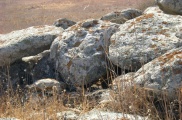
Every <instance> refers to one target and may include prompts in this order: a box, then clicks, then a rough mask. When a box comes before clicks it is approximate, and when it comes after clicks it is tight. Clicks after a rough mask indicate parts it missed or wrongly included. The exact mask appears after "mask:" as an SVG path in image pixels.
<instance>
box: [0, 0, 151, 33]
mask: <svg viewBox="0 0 182 120" xmlns="http://www.w3.org/2000/svg"><path fill="white" fill-rule="evenodd" d="M153 1H154V0H0V34H2V33H8V32H11V31H13V30H18V29H23V28H27V27H30V26H35V25H45V24H48V25H52V24H53V23H54V21H55V20H56V19H58V18H68V19H71V20H74V21H79V20H84V19H88V18H100V17H101V16H102V15H104V14H106V13H109V12H112V11H119V10H122V9H125V8H139V9H144V8H145V7H146V6H148V5H151V3H152V4H153Z"/></svg>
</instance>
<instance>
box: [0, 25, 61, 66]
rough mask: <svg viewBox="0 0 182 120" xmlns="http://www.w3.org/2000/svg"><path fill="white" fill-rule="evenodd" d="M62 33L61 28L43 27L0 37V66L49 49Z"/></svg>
mask: <svg viewBox="0 0 182 120" xmlns="http://www.w3.org/2000/svg"><path fill="white" fill-rule="evenodd" d="M62 31H63V29H62V28H58V27H54V26H47V25H45V26H36V27H30V28H27V29H23V30H18V31H13V32H11V33H8V34H2V35H0V56H1V58H0V66H4V65H10V64H11V63H13V62H15V61H16V60H18V59H21V58H22V57H25V56H30V55H35V54H38V53H40V52H42V51H43V50H46V49H49V47H50V45H51V43H52V41H53V40H54V39H55V38H56V37H57V36H58V35H59V34H60V33H61V32H62Z"/></svg>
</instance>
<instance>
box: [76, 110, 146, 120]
mask: <svg viewBox="0 0 182 120" xmlns="http://www.w3.org/2000/svg"><path fill="white" fill-rule="evenodd" d="M118 119H119V120H120V119H121V120H122V119H123V120H125V119H126V120H127V119H129V120H148V118H147V117H141V116H138V115H130V114H124V113H116V112H106V111H101V110H97V109H93V110H91V111H89V112H87V113H85V114H83V115H80V116H79V117H78V120H118Z"/></svg>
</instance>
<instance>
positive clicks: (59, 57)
mask: <svg viewBox="0 0 182 120" xmlns="http://www.w3.org/2000/svg"><path fill="white" fill-rule="evenodd" d="M117 27H118V25H116V24H114V23H110V22H104V21H101V20H93V19H90V20H86V21H83V22H79V23H77V24H76V25H74V26H72V27H70V28H68V29H66V30H65V31H64V32H63V33H62V34H61V35H60V36H59V37H58V38H56V39H55V40H54V42H53V43H52V45H51V53H50V57H51V58H52V59H54V61H55V62H56V68H57V70H58V71H59V72H60V74H61V77H63V79H64V81H65V82H66V83H68V84H70V85H73V86H81V85H86V84H89V83H91V82H93V81H95V80H98V79H99V78H100V77H101V76H103V75H105V74H106V62H105V52H107V51H108V45H109V43H110V42H109V39H110V36H111V35H112V34H113V33H114V32H115V31H116V29H117Z"/></svg>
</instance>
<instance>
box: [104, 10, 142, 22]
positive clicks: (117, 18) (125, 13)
mask: <svg viewBox="0 0 182 120" xmlns="http://www.w3.org/2000/svg"><path fill="white" fill-rule="evenodd" d="M140 15H142V12H141V11H140V10H137V9H132V8H129V9H125V10H122V11H119V12H111V13H108V14H106V15H104V16H103V17H102V18H101V20H108V21H110V22H113V23H118V24H123V23H125V22H126V21H127V20H130V19H133V18H135V17H138V16H140Z"/></svg>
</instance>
